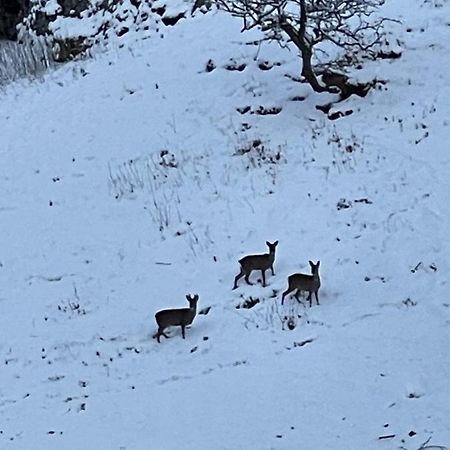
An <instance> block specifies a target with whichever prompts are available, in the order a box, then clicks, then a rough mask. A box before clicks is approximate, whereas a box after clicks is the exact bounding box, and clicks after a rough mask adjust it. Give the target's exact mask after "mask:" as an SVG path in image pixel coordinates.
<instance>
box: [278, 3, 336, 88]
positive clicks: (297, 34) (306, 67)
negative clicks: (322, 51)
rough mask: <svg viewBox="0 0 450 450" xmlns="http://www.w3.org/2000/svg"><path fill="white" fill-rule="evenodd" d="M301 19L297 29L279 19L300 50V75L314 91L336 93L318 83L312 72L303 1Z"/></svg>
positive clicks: (310, 50)
mask: <svg viewBox="0 0 450 450" xmlns="http://www.w3.org/2000/svg"><path fill="white" fill-rule="evenodd" d="M301 6H302V8H301V20H300V28H299V30H298V31H297V30H296V29H295V28H294V27H293V26H292V25H291V24H290V23H288V22H287V21H286V20H282V21H281V24H280V26H281V29H282V30H283V31H284V32H285V33H286V34H287V35H288V36H289V38H290V39H291V41H292V43H293V44H294V45H295V46H296V47H297V48H298V49H299V50H300V54H301V57H302V65H303V67H302V76H304V77H305V79H306V81H307V82H308V83H309V84H310V85H311V87H312V88H313V90H314V91H315V92H332V93H336V90H335V89H334V88H333V87H329V86H324V85H322V84H320V83H319V80H318V79H317V77H316V74H315V72H314V69H313V66H312V63H311V59H312V48H311V45H310V44H309V42H307V40H306V38H305V30H306V11H305V9H304V3H303V2H302V3H301Z"/></svg>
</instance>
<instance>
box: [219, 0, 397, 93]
mask: <svg viewBox="0 0 450 450" xmlns="http://www.w3.org/2000/svg"><path fill="white" fill-rule="evenodd" d="M214 1H215V4H216V5H217V6H218V7H219V8H220V9H223V10H225V11H228V12H229V13H231V14H232V15H233V16H236V17H240V18H242V19H243V22H244V26H243V31H244V30H250V29H252V28H255V27H256V28H259V29H261V30H262V31H263V33H264V36H265V38H264V39H268V40H276V41H278V42H279V43H280V44H281V45H286V41H290V42H292V44H294V45H295V46H296V47H297V49H298V50H299V54H300V57H301V60H302V63H303V64H302V72H301V74H302V76H303V77H304V79H305V80H306V81H307V82H308V83H309V84H310V85H311V87H312V88H313V89H314V90H315V91H316V92H340V93H341V98H347V97H348V96H349V95H351V94H353V93H357V94H359V95H363V94H364V95H365V93H367V90H368V89H369V88H370V85H371V84H370V83H366V84H364V85H363V84H357V85H355V84H352V83H350V82H349V79H348V77H347V76H345V74H343V73H342V72H341V73H339V72H336V71H333V70H332V69H336V68H344V67H348V66H351V65H353V64H355V63H356V62H358V61H360V60H361V59H362V58H368V57H369V58H376V56H377V54H378V51H379V49H377V46H379V44H380V43H381V42H382V39H383V24H384V22H385V21H386V20H389V19H386V18H380V17H377V18H374V17H371V16H372V15H374V13H375V12H376V11H377V9H378V8H379V7H380V6H381V5H383V3H384V0H214ZM325 42H327V43H328V44H329V45H327V46H326V48H327V51H326V50H325V46H324V45H319V44H321V43H325ZM330 50H331V51H330ZM319 52H320V56H321V57H325V58H326V62H325V63H323V64H318V63H316V64H315V65H314V64H313V56H317V54H319ZM337 88H338V89H337Z"/></svg>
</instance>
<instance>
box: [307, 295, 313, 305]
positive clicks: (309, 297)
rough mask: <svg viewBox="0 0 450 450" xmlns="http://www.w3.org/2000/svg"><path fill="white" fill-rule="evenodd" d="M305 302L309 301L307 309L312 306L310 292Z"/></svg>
mask: <svg viewBox="0 0 450 450" xmlns="http://www.w3.org/2000/svg"><path fill="white" fill-rule="evenodd" d="M307 300H309V307H310V308H311V306H312V292H311V291H309V295H308V298H307Z"/></svg>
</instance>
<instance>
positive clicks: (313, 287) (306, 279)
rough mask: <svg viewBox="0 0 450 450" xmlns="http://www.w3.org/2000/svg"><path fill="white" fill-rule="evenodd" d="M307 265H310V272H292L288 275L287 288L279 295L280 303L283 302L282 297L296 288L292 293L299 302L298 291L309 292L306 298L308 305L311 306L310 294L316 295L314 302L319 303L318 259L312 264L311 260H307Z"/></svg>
mask: <svg viewBox="0 0 450 450" xmlns="http://www.w3.org/2000/svg"><path fill="white" fill-rule="evenodd" d="M309 265H310V266H311V274H312V275H306V274H304V273H294V274H293V275H291V276H290V277H288V288H287V289H286V290H285V291H284V292H283V296H282V297H281V304H283V303H284V297H286V295H288V294H289V293H291V292H292V291H294V290H296V289H297V292H296V293H295V294H294V297H295V298H296V299H297V301H298V302H300V299H299V293H300V291H307V292H309V295H308V298H307V300H309V306H310V307H311V306H312V294H313V292H314V295H315V297H316V302H317V304H318V305H319V294H318V292H319V288H320V276H319V266H320V261H317V264H314V263H313V262H312V261H309Z"/></svg>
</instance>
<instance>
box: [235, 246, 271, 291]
mask: <svg viewBox="0 0 450 450" xmlns="http://www.w3.org/2000/svg"><path fill="white" fill-rule="evenodd" d="M266 244H267V246H268V247H269V253H264V254H262V255H248V256H244V257H243V258H241V259H240V260H239V264H240V265H241V271H240V272H239V273H238V274H237V275H236V278H235V279H234V286H233V289H237V287H238V286H237V282H238V280H239V279H240V278H242V277H244V276H245V278H244V279H245V281H246V282H247V284H250V285H251V284H252V283H250V280H249V279H248V277H249V276H250V274H251V273H252V271H253V270H260V271H261V274H262V282H263V284H262V285H263V287H266V270H267V269H271V271H272V275H275V272H274V271H273V263H274V261H275V248H276V246H277V245H278V241H275V242H274V243H272V244H271V243H270V242H268V241H266Z"/></svg>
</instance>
